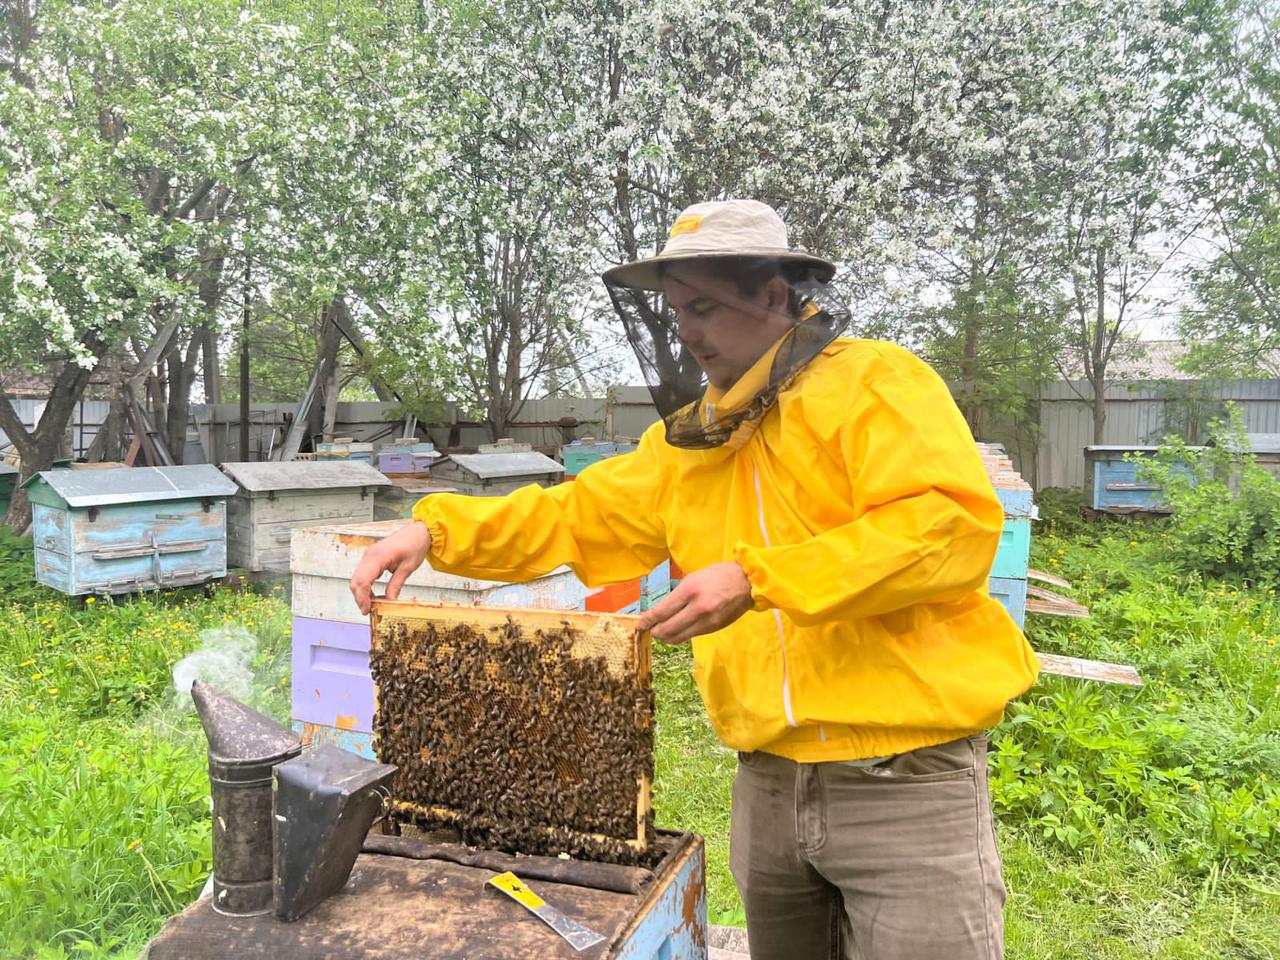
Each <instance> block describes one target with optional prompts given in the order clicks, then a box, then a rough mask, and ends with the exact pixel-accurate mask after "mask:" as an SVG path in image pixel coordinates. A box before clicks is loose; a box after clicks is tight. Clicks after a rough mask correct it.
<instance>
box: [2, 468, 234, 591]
mask: <svg viewBox="0 0 1280 960" xmlns="http://www.w3.org/2000/svg"><path fill="white" fill-rule="evenodd" d="M25 486H26V488H27V492H28V494H29V496H30V498H31V528H32V534H33V538H34V541H35V562H36V579H37V580H38V581H39V582H40V583H43V584H45V585H46V586H48V587H52V588H53V589H55V590H60V591H62V592H63V593H67V594H71V595H72V596H83V595H85V594H95V593H132V592H134V591H137V590H154V589H157V588H159V587H179V586H186V585H189V584H194V583H203V582H205V581H206V580H212V579H216V578H218V577H225V576H226V574H227V535H226V527H227V524H226V499H227V498H228V497H230V496H231V495H232V494H234V493H235V492H236V485H235V483H233V482H232V481H231V480H230V479H229V478H227V477H225V476H223V474H222V473H221V472H220V471H219V470H218V468H217V467H214V466H212V465H210V464H196V465H192V466H185V467H135V468H121V469H117V470H83V471H81V470H46V471H43V472H42V473H38V474H36V475H35V476H33V477H31V478H30V479H29V480H28V481H27V482H26V484H25Z"/></svg>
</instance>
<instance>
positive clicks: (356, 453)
mask: <svg viewBox="0 0 1280 960" xmlns="http://www.w3.org/2000/svg"><path fill="white" fill-rule="evenodd" d="M316 459H317V460H362V461H364V462H365V463H367V464H369V466H373V444H372V443H356V442H355V441H354V440H352V439H351V438H350V437H338V438H337V439H335V440H334V441H333V442H332V443H317V444H316Z"/></svg>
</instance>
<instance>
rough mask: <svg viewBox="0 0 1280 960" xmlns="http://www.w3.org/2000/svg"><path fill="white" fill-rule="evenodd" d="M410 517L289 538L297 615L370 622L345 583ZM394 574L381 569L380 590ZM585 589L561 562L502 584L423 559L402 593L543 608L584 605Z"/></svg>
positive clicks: (303, 532)
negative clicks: (366, 555)
mask: <svg viewBox="0 0 1280 960" xmlns="http://www.w3.org/2000/svg"><path fill="white" fill-rule="evenodd" d="M406 523H408V521H407V520H388V521H373V522H369V523H360V524H348V525H331V524H325V525H323V526H318V527H308V528H305V529H301V530H295V531H294V532H293V535H292V537H291V538H290V562H289V568H290V572H291V573H292V574H293V612H294V615H295V616H303V617H311V618H314V619H317V620H339V621H342V622H345V623H360V624H367V623H368V622H369V618H368V617H367V616H366V615H365V614H363V613H361V612H360V610H359V608H357V607H356V604H355V601H354V600H353V599H352V597H351V591H350V590H349V589H348V587H347V582H348V581H349V580H350V579H351V575H352V574H353V573H355V571H356V566H357V565H358V564H359V563H360V560H361V558H362V557H363V556H364V552H365V550H367V549H368V548H369V547H371V546H372V545H373V544H375V543H377V542H378V541H379V540H381V539H382V538H383V537H386V536H389V535H390V534H392V533H395V532H396V531H397V530H399V529H401V528H402V527H403V526H404V525H405V524H406ZM389 579H390V577H389V575H387V574H383V575H382V577H381V578H379V581H378V586H377V587H376V589H377V590H378V591H381V590H382V589H383V586H384V585H385V584H386V582H387V580H389ZM587 592H588V591H587V588H586V586H584V585H583V583H582V581H580V580H579V579H578V578H577V577H575V576H574V575H573V572H572V571H571V570H569V568H568V567H560V568H558V569H556V570H553V571H552V572H551V573H548V574H547V575H546V576H543V577H538V578H536V579H534V580H530V581H529V582H527V583H502V582H501V581H498V580H481V579H479V578H476V577H458V576H454V575H453V574H450V573H440V572H438V571H436V570H433V569H431V566H430V565H429V564H425V563H424V564H423V565H422V566H421V567H419V568H418V569H417V570H415V571H414V572H413V573H412V574H410V575H409V579H408V580H407V581H405V586H404V588H403V590H402V592H401V597H403V598H404V599H406V600H425V601H437V602H446V603H462V604H483V605H485V606H504V607H529V608H539V609H544V610H574V609H581V608H582V605H583V601H584V600H585V599H586V596H587Z"/></svg>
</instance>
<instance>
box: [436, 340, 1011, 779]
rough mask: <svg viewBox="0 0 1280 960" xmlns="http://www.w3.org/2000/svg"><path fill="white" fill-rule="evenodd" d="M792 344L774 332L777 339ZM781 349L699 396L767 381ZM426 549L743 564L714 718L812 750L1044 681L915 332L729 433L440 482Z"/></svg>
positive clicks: (859, 356)
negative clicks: (448, 488) (558, 481)
mask: <svg viewBox="0 0 1280 960" xmlns="http://www.w3.org/2000/svg"><path fill="white" fill-rule="evenodd" d="M775 349H776V347H775ZM772 354H773V351H770V352H769V353H767V354H766V355H765V356H764V357H762V358H761V360H760V361H759V362H758V363H757V364H756V365H755V366H754V367H752V369H751V370H750V371H748V373H747V374H745V375H744V376H743V378H742V380H740V381H739V382H738V383H737V384H735V385H734V387H732V388H731V389H730V390H729V391H728V392H727V393H723V392H722V391H718V390H715V389H714V388H713V389H711V390H709V391H708V394H707V396H706V398H705V402H704V414H705V415H707V416H715V415H716V412H717V411H719V414H720V415H726V414H728V413H730V412H732V411H733V410H734V409H740V408H741V406H742V404H743V403H745V402H746V401H748V400H749V399H750V398H751V397H753V396H754V395H755V393H756V392H757V390H758V389H759V387H760V386H761V385H762V384H763V383H764V382H765V381H766V380H767V377H768V372H769V365H770V363H771V362H772ZM414 517H415V518H416V519H418V520H421V521H423V522H425V523H426V524H427V526H428V527H429V529H430V531H431V536H432V547H431V553H430V556H429V558H428V559H429V561H430V563H431V565H432V566H433V567H435V568H436V569H437V570H442V571H446V572H449V573H455V574H461V575H463V576H474V577H483V578H488V579H494V580H508V581H520V580H527V579H530V578H532V577H535V576H539V575H541V574H544V573H547V572H549V571H551V570H553V569H554V568H556V567H558V566H560V565H562V564H568V565H569V566H570V567H572V568H573V570H574V572H575V573H577V575H578V576H579V577H580V578H581V579H582V580H583V581H584V582H585V583H586V584H587V585H588V586H597V585H601V584H606V583H613V582H618V581H622V580H628V579H632V578H634V577H638V576H641V575H643V574H645V573H648V572H649V571H650V570H651V569H653V567H654V566H656V565H657V564H658V563H660V562H661V561H663V560H665V559H666V558H667V557H668V556H670V557H671V558H673V559H674V560H675V561H676V563H678V564H679V565H680V567H681V568H682V569H684V570H685V571H686V572H689V571H694V570H698V569H700V568H702V567H705V566H708V565H710V564H713V563H717V562H720V561H725V560H736V561H737V562H738V563H740V564H741V565H742V568H743V570H745V571H746V574H747V578H748V580H749V581H750V583H751V592H752V597H753V599H754V601H755V603H754V610H752V611H750V612H748V613H747V614H745V615H744V616H743V617H742V618H740V619H739V620H738V621H736V622H735V623H733V624H731V625H730V626H728V627H726V628H725V629H723V630H720V631H718V632H716V633H712V634H708V635H706V636H701V637H697V638H695V639H694V640H693V656H694V661H695V667H694V671H695V674H696V677H697V681H698V686H699V688H700V690H701V692H702V698H703V701H704V702H705V703H706V706H707V712H708V714H709V715H710V717H711V722H712V724H713V725H714V726H715V729H716V732H717V733H718V734H719V736H720V739H721V740H722V741H723V742H724V743H725V745H726V746H728V747H731V748H733V749H736V750H764V751H767V752H769V753H774V754H778V755H781V756H784V757H789V758H791V759H793V760H797V761H801V762H814V761H822V760H853V759H862V758H866V757H876V756H884V755H887V754H894V753H901V752H904V751H907V750H912V749H915V748H917V747H922V746H927V745H930V744H935V743H942V742H945V741H948V740H953V739H956V738H958V737H962V736H966V735H969V734H972V733H975V732H977V731H979V730H982V729H985V728H987V727H990V726H992V725H993V724H995V723H996V722H998V721H999V719H1000V717H1001V714H1002V712H1003V710H1004V706H1005V704H1006V702H1008V701H1009V700H1010V699H1011V698H1013V697H1016V696H1017V695H1018V694H1020V693H1022V692H1023V691H1025V690H1026V689H1027V688H1028V687H1030V686H1031V685H1032V684H1033V683H1034V682H1035V677H1036V670H1037V664H1036V660H1035V655H1034V654H1033V653H1032V651H1031V648H1030V647H1029V646H1028V645H1027V642H1026V640H1025V639H1024V638H1023V636H1022V633H1021V631H1019V630H1018V628H1017V626H1016V625H1015V624H1014V622H1013V621H1012V620H1011V619H1010V617H1009V615H1008V614H1007V613H1006V612H1005V610H1004V608H1003V607H1002V606H1001V605H1000V603H998V602H997V601H995V600H992V599H990V597H988V595H987V589H986V583H987V576H988V574H989V572H990V569H991V563H992V559H993V558H994V556H995V550H996V545H997V543H998V541H999V537H1000V529H1001V526H1002V523H1003V515H1002V510H1001V508H1000V503H999V501H998V500H997V499H996V496H995V492H994V491H993V490H992V487H991V483H990V481H989V480H988V479H987V475H986V471H985V470H984V468H983V465H982V462H981V459H980V458H979V455H978V452H977V449H976V447H975V445H974V442H973V439H972V437H971V436H970V434H969V430H968V427H967V425H966V424H965V422H964V419H963V418H962V417H961V415H960V412H959V410H957V408H956V405H955V403H954V401H953V400H952V399H951V395H950V394H949V392H948V391H947V387H946V385H945V384H944V383H943V382H942V380H941V379H940V378H939V377H938V376H937V374H935V373H934V372H933V371H932V370H931V369H930V368H929V367H928V366H926V365H925V364H924V363H923V362H921V361H920V360H918V359H917V358H916V357H914V356H913V355H911V354H910V353H909V352H907V351H906V350H903V349H901V348H900V347H897V346H894V345H892V344H888V343H883V342H878V341H869V340H847V339H845V340H837V341H835V342H833V343H832V344H831V345H830V346H828V347H827V348H826V349H825V350H824V351H823V353H822V354H821V355H820V356H818V357H817V358H815V359H814V360H813V361H812V362H811V363H810V364H809V365H808V366H807V367H806V368H804V369H803V370H802V371H801V372H800V373H799V374H798V375H797V376H796V377H795V378H794V380H793V381H792V382H791V383H790V384H789V385H788V386H787V388H786V389H784V390H783V391H782V392H781V393H780V394H779V397H778V401H777V403H776V404H775V405H774V407H773V408H772V409H770V410H769V412H768V413H767V414H766V415H765V416H764V417H763V418H761V419H760V420H755V421H748V422H746V423H744V424H743V425H742V426H741V427H739V428H738V430H737V431H736V432H735V433H734V435H733V436H732V437H731V438H730V440H729V442H728V443H726V444H725V445H723V446H721V447H717V448H713V449H707V450H688V449H677V448H675V447H671V446H669V445H668V444H667V443H666V440H665V438H664V428H663V425H662V424H661V423H657V424H654V425H653V427H651V428H650V429H649V430H648V431H646V433H645V435H644V437H643V439H642V440H641V442H640V446H639V449H638V450H636V451H635V452H634V453H631V454H626V455H623V456H618V457H614V458H612V459H609V460H605V461H602V462H600V463H597V464H593V465H592V466H590V467H588V468H587V469H585V470H584V471H583V472H582V473H580V474H579V475H578V478H577V479H576V480H575V481H574V482H572V483H566V484H563V485H561V486H557V487H553V488H550V489H543V488H540V487H536V486H530V487H525V488H523V489H521V490H517V491H515V492H514V493H512V494H509V495H508V496H505V497H498V498H478V497H476V498H473V497H465V496H458V495H452V494H437V495H435V496H430V497H427V498H426V499H424V500H422V501H420V502H419V503H418V504H417V506H416V507H415V509H414Z"/></svg>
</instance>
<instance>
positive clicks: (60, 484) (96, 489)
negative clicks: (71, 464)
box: [23, 463, 236, 507]
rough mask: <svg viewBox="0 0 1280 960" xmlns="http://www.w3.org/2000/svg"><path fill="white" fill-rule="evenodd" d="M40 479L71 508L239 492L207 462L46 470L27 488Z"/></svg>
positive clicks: (223, 495)
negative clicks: (123, 467)
mask: <svg viewBox="0 0 1280 960" xmlns="http://www.w3.org/2000/svg"><path fill="white" fill-rule="evenodd" d="M37 479H38V480H41V481H43V482H44V483H47V484H48V485H49V487H50V489H52V490H53V492H54V493H56V494H57V495H58V496H59V497H61V498H62V499H63V500H65V501H66V502H67V505H68V506H71V507H96V506H106V505H109V504H113V503H151V502H154V501H159V500H190V499H193V498H196V497H229V496H231V495H232V494H234V493H235V492H236V485H235V484H234V483H232V482H231V481H230V480H229V479H227V478H226V477H224V476H223V475H222V474H221V473H220V472H219V471H218V468H217V467H215V466H212V465H210V464H207V463H196V464H191V465H189V466H182V467H132V468H129V469H124V470H42V471H41V472H40V473H37V474H36V475H35V476H33V477H31V478H29V479H28V480H27V482H26V483H25V484H23V486H30V485H31V484H33V483H35V482H36V480H37Z"/></svg>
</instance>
